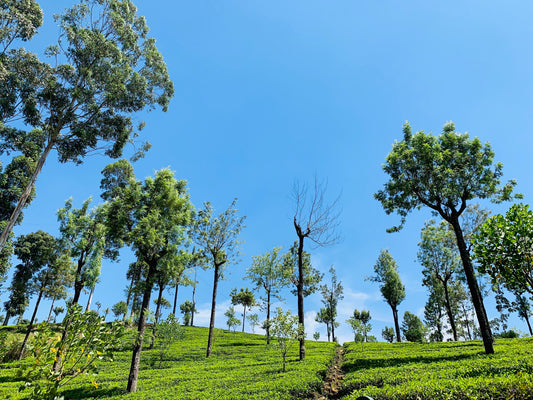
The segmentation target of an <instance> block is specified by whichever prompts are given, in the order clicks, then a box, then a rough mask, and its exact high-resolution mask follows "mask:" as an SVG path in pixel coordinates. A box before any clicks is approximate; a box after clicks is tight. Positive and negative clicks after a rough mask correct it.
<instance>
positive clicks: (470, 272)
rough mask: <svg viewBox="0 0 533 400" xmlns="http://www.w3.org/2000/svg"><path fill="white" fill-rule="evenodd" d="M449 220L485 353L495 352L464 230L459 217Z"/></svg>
mask: <svg viewBox="0 0 533 400" xmlns="http://www.w3.org/2000/svg"><path fill="white" fill-rule="evenodd" d="M448 222H450V223H451V225H452V227H453V230H454V232H455V236H456V238H457V247H458V248H459V254H460V255H461V260H462V262H463V268H464V271H465V275H466V282H467V283H468V288H469V289H470V295H471V297H472V302H473V303H474V309H475V310H476V315H477V320H478V323H479V330H480V331H481V337H482V338H483V345H484V346H485V353H486V354H494V345H493V341H494V340H493V337H492V332H491V330H490V324H489V319H488V318H487V312H486V310H485V305H484V304H483V298H482V297H481V291H480V290H479V285H478V283H477V279H476V276H475V273H474V267H473V266H472V260H471V259H470V254H469V252H468V249H467V247H466V243H465V239H464V237H463V231H462V229H461V226H460V224H459V219H458V217H457V218H452V219H451V220H450V221H448Z"/></svg>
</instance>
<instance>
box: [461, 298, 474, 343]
mask: <svg viewBox="0 0 533 400" xmlns="http://www.w3.org/2000/svg"><path fill="white" fill-rule="evenodd" d="M461 307H462V309H463V314H464V316H465V325H466V333H467V334H468V340H472V333H471V332H470V322H469V321H468V313H467V312H466V308H465V306H464V304H461Z"/></svg>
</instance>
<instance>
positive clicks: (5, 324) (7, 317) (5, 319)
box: [2, 311, 11, 326]
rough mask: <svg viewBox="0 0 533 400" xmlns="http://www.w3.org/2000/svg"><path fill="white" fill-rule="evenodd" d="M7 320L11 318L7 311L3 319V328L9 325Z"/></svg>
mask: <svg viewBox="0 0 533 400" xmlns="http://www.w3.org/2000/svg"><path fill="white" fill-rule="evenodd" d="M9 318H11V314H9V311H7V312H6V317H5V318H4V323H3V324H2V325H3V326H7V324H8V323H9Z"/></svg>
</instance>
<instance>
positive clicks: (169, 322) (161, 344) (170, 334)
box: [156, 313, 184, 368]
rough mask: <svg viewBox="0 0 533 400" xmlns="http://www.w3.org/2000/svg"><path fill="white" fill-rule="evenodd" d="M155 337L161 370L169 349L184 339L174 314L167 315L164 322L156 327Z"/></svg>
mask: <svg viewBox="0 0 533 400" xmlns="http://www.w3.org/2000/svg"><path fill="white" fill-rule="evenodd" d="M156 337H157V341H158V345H157V348H158V350H159V353H158V359H159V368H161V364H162V363H163V361H164V360H165V357H166V356H167V354H168V352H169V350H170V347H171V346H172V345H173V344H174V343H176V342H177V341H178V340H181V339H183V337H184V333H183V329H182V328H181V326H180V324H179V321H178V319H177V318H176V317H175V316H174V314H172V313H171V314H169V316H168V317H167V319H166V320H164V321H163V322H161V323H160V324H158V325H157V327H156Z"/></svg>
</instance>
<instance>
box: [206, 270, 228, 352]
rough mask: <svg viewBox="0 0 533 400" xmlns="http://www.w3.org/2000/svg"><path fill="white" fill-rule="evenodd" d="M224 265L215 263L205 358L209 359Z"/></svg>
mask: <svg viewBox="0 0 533 400" xmlns="http://www.w3.org/2000/svg"><path fill="white" fill-rule="evenodd" d="M222 264H224V263H217V262H215V279H214V282H213V297H212V299H211V317H210V318H209V336H208V338H207V350H206V353H205V357H206V358H208V357H209V356H210V355H211V347H212V346H213V332H214V329H215V307H216V304H217V287H218V278H219V269H220V266H221V265H222Z"/></svg>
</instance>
